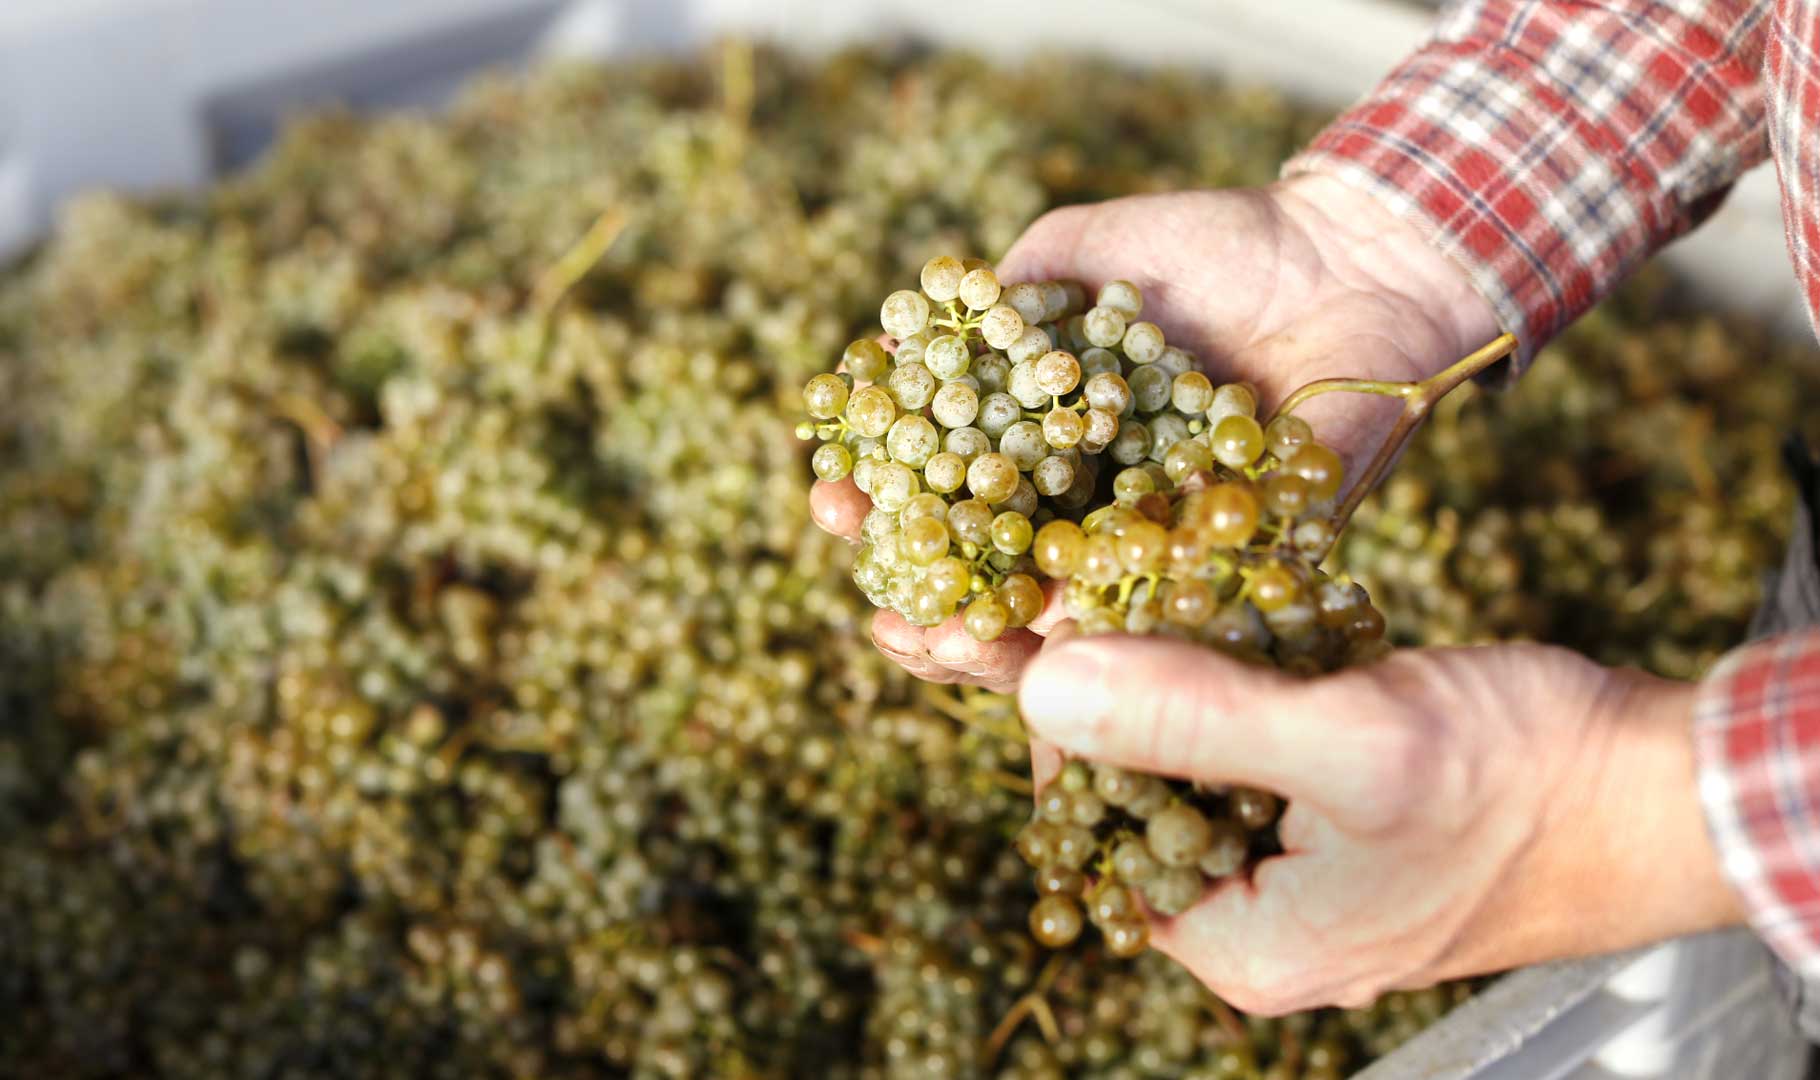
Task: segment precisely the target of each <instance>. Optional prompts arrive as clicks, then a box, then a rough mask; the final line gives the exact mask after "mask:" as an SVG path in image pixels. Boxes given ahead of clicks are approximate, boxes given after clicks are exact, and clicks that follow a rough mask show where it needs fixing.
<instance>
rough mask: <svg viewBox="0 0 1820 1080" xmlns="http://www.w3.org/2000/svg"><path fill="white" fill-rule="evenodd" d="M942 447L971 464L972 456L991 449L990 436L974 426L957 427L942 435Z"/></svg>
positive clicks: (977, 455) (974, 456)
mask: <svg viewBox="0 0 1820 1080" xmlns="http://www.w3.org/2000/svg"><path fill="white" fill-rule="evenodd" d="M942 449H943V450H946V451H947V452H948V453H950V454H955V455H958V456H959V457H960V459H961V460H962V461H964V462H966V463H967V464H969V465H971V464H973V459H974V458H976V457H979V456H980V455H981V454H986V453H990V452H991V451H992V437H991V436H989V435H987V434H986V433H985V432H983V431H981V430H980V429H979V428H976V427H959V428H955V429H954V430H953V431H950V432H948V433H947V434H946V435H943V436H942Z"/></svg>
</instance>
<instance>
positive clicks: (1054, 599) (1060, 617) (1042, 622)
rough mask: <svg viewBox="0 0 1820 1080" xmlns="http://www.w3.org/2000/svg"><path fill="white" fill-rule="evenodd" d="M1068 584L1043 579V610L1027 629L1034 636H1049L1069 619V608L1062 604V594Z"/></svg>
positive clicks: (1051, 579) (1052, 579)
mask: <svg viewBox="0 0 1820 1080" xmlns="http://www.w3.org/2000/svg"><path fill="white" fill-rule="evenodd" d="M1066 590H1067V584H1066V583H1065V582H1062V581H1059V580H1057V579H1055V578H1044V579H1043V610H1042V611H1039V612H1037V616H1036V618H1034V619H1031V620H1030V625H1029V627H1028V628H1027V629H1029V631H1030V632H1031V633H1033V634H1040V635H1044V636H1047V635H1048V634H1049V633H1050V632H1051V631H1053V630H1054V629H1055V628H1056V626H1057V625H1058V624H1060V623H1062V622H1065V621H1066V620H1067V618H1068V608H1067V607H1066V605H1064V604H1063V603H1062V594H1063V593H1064V592H1065V591H1066Z"/></svg>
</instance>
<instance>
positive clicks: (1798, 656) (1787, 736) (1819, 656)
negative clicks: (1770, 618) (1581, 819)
mask: <svg viewBox="0 0 1820 1080" xmlns="http://www.w3.org/2000/svg"><path fill="white" fill-rule="evenodd" d="M1694 739H1695V743H1694V745H1695V755H1696V760H1697V761H1698V764H1699V778H1700V779H1699V783H1700V801H1701V804H1702V806H1703V807H1704V809H1705V812H1706V820H1707V824H1708V827H1709V828H1710V829H1711V830H1712V833H1713V839H1714V841H1715V843H1716V846H1717V848H1718V851H1719V855H1720V859H1721V861H1722V865H1723V870H1724V873H1725V876H1726V878H1727V879H1728V880H1729V881H1730V882H1731V883H1732V885H1733V887H1735V888H1736V889H1737V890H1738V894H1739V895H1740V896H1741V897H1742V898H1743V900H1744V906H1745V910H1746V912H1747V914H1748V916H1749V918H1750V921H1751V925H1752V926H1753V927H1755V929H1756V931H1757V933H1758V934H1759V935H1760V936H1762V938H1763V940H1764V941H1765V942H1766V943H1767V944H1768V945H1769V947H1770V948H1771V949H1772V950H1773V951H1774V952H1775V953H1776V955H1777V956H1778V957H1780V958H1781V959H1782V960H1783V962H1784V963H1786V964H1787V965H1788V966H1789V967H1790V968H1791V969H1792V970H1793V972H1794V973H1795V975H1796V976H1797V977H1798V978H1800V979H1801V980H1802V981H1803V982H1805V983H1808V984H1810V985H1811V984H1813V983H1814V982H1815V981H1816V980H1820V630H1807V631H1803V632H1800V633H1791V634H1786V635H1783V636H1780V637H1774V638H1770V639H1768V640H1765V641H1762V642H1758V643H1756V644H1753V645H1748V646H1745V647H1744V648H1741V649H1738V650H1736V651H1735V652H1732V653H1731V654H1729V655H1728V656H1727V657H1726V658H1725V659H1724V660H1723V661H1721V662H1720V664H1719V666H1718V667H1716V668H1715V669H1714V670H1713V672H1712V673H1711V674H1710V675H1708V676H1707V678H1706V681H1705V682H1704V683H1702V684H1701V687H1700V691H1699V695H1698V697H1697V699H1696V704H1695V707H1694Z"/></svg>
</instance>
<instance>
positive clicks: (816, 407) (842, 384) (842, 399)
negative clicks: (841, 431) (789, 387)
mask: <svg viewBox="0 0 1820 1080" xmlns="http://www.w3.org/2000/svg"><path fill="white" fill-rule="evenodd" d="M849 391H850V388H849V387H848V386H847V380H845V379H843V378H841V377H840V376H839V375H834V374H830V373H827V372H823V373H822V374H820V375H817V376H816V377H815V378H813V379H810V380H809V382H808V385H806V386H804V387H803V407H804V408H805V409H807V410H808V412H809V415H810V416H813V417H815V418H816V419H817V420H832V419H834V418H835V417H837V416H839V415H840V414H841V410H843V409H845V408H846V407H847V395H848V393H849Z"/></svg>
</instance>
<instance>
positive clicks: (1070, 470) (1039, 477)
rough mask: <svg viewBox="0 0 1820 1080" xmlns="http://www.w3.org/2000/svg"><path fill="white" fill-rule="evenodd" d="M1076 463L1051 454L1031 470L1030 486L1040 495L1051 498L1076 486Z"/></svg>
mask: <svg viewBox="0 0 1820 1080" xmlns="http://www.w3.org/2000/svg"><path fill="white" fill-rule="evenodd" d="M1074 468H1075V466H1074V462H1073V461H1072V460H1071V459H1069V458H1067V457H1064V456H1063V455H1060V454H1051V455H1049V456H1048V457H1046V458H1044V459H1043V460H1041V461H1039V462H1037V463H1036V468H1034V469H1031V470H1030V486H1032V487H1034V488H1036V493H1037V494H1038V495H1047V496H1049V497H1051V498H1054V497H1055V496H1058V495H1061V494H1063V493H1064V492H1066V491H1067V490H1068V489H1069V488H1071V487H1073V486H1074Z"/></svg>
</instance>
